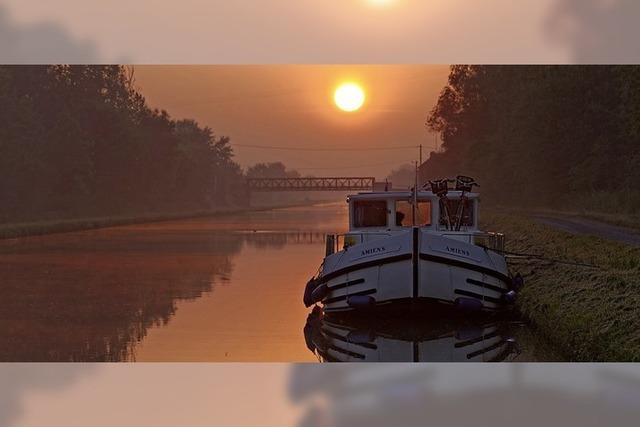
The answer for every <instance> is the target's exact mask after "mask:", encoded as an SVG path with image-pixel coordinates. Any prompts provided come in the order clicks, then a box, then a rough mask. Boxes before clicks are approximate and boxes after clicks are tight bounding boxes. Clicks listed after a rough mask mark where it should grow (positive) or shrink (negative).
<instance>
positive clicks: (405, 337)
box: [304, 307, 520, 362]
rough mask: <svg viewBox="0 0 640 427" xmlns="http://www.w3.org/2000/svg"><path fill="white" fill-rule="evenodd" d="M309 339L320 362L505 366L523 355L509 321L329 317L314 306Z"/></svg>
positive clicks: (308, 330) (307, 324) (306, 337)
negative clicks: (478, 363) (466, 363)
mask: <svg viewBox="0 0 640 427" xmlns="http://www.w3.org/2000/svg"><path fill="white" fill-rule="evenodd" d="M304 336H305V341H306V343H307V347H308V348H309V350H311V351H312V352H313V353H314V354H316V356H317V357H318V359H319V360H320V361H321V362H502V361H513V360H514V359H516V358H517V357H518V355H519V354H520V349H519V347H518V345H517V343H516V340H515V339H514V338H513V337H512V336H511V335H510V331H509V323H508V322H500V321H491V320H487V319H484V320H482V319H474V320H469V319H467V320H462V319H455V318H453V319H451V318H450V319H443V318H426V317H421V318H409V317H406V316H403V317H400V318H394V319H384V320H383V319H381V318H373V317H372V316H367V317H356V316H339V317H338V316H335V315H333V316H331V315H326V314H324V313H323V312H322V310H321V309H320V308H319V307H315V308H314V310H313V311H312V312H311V313H310V314H309V316H308V318H307V323H306V325H305V328H304Z"/></svg>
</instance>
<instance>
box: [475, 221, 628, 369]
mask: <svg viewBox="0 0 640 427" xmlns="http://www.w3.org/2000/svg"><path fill="white" fill-rule="evenodd" d="M482 222H483V227H484V228H485V229H490V230H496V231H501V232H504V233H505V234H506V235H507V248H506V249H507V250H508V251H514V252H523V253H534V254H539V255H544V256H545V257H552V258H559V259H563V260H567V261H576V262H581V263H588V264H594V265H597V266H599V267H600V268H588V267H577V266H569V265H563V264H557V263H552V262H545V261H534V260H515V261H514V262H513V263H512V270H514V271H520V272H521V273H522V274H523V275H524V276H525V281H526V286H525V289H524V290H523V291H522V293H521V295H520V298H519V301H518V305H519V308H520V310H521V311H522V313H523V314H524V315H525V316H526V317H527V318H529V319H530V320H531V321H532V322H533V323H534V325H535V326H536V328H538V330H539V331H540V332H541V333H542V334H543V335H544V336H546V337H547V338H548V339H549V340H550V341H552V342H553V343H554V344H555V345H556V346H557V347H558V349H559V350H560V351H561V352H562V353H564V354H565V355H566V356H567V357H568V358H569V359H571V360H576V361H640V249H638V248H633V247H630V246H627V245H624V244H621V243H617V242H612V241H607V240H602V239H599V238H596V237H591V236H576V235H572V234H569V233H565V232H563V231H558V230H555V229H553V228H550V227H548V226H545V225H541V224H538V223H535V222H534V221H532V220H530V219H528V218H526V217H523V216H519V215H515V214H506V213H488V214H487V213H485V216H484V218H483V221H482Z"/></svg>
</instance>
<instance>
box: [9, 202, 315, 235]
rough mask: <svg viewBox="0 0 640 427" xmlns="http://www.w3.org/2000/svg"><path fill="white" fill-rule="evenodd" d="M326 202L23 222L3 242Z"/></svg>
mask: <svg viewBox="0 0 640 427" xmlns="http://www.w3.org/2000/svg"><path fill="white" fill-rule="evenodd" d="M319 203H327V202H326V201H314V202H306V203H300V202H298V203H282V204H276V205H265V206H254V207H237V206H233V207H224V208H219V209H213V210H203V211H184V212H165V213H150V214H139V215H122V216H110V217H90V218H74V219H63V220H46V221H33V222H24V223H9V224H0V241H1V240H10V239H20V238H24V237H35V236H45V235H49V234H60V233H72V232H76V231H86V230H97V229H101V228H110V227H119V226H125V225H135V224H145V223H153V222H165V221H175V220H181V219H192V218H204V217H216V216H224V215H231V214H237V213H242V212H261V211H269V210H274V209H285V208H295V207H304V206H313V205H316V204H319Z"/></svg>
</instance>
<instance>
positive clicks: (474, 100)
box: [421, 65, 640, 212]
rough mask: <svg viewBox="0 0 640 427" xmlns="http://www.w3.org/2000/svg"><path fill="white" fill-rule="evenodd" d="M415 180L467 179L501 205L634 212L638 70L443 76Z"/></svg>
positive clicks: (639, 163)
mask: <svg viewBox="0 0 640 427" xmlns="http://www.w3.org/2000/svg"><path fill="white" fill-rule="evenodd" d="M427 126H428V127H429V128H430V129H432V130H434V131H437V132H440V133H441V137H442V139H443V144H442V148H443V150H442V151H440V152H437V153H431V156H430V158H429V160H428V161H427V162H425V163H424V164H423V165H422V167H421V179H422V180H426V179H428V178H432V177H440V176H452V175H455V174H457V173H464V174H468V175H472V176H474V177H476V178H477V179H478V181H479V182H480V183H481V185H482V188H481V190H482V192H483V195H484V196H485V197H486V198H488V199H489V200H491V201H493V202H495V203H500V204H505V205H536V206H545V207H554V208H580V209H588V210H596V211H607V212H609V211H618V212H634V211H636V210H637V209H638V208H639V207H640V190H638V187H637V183H638V182H640V181H639V179H640V150H638V142H639V139H640V67H638V66H466V65H457V66H452V67H451V73H450V75H449V83H448V85H447V86H446V87H445V88H444V89H443V90H442V92H441V94H440V98H439V100H438V102H437V104H436V106H435V107H434V108H433V110H432V111H431V114H430V115H429V117H428V119H427Z"/></svg>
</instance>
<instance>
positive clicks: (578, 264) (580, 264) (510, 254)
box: [482, 246, 602, 270]
mask: <svg viewBox="0 0 640 427" xmlns="http://www.w3.org/2000/svg"><path fill="white" fill-rule="evenodd" d="M482 247H483V248H484V249H488V250H491V251H494V252H499V253H501V254H503V255H506V256H507V257H521V258H535V259H539V260H541V261H549V262H554V263H557V264H565V265H573V266H576V267H589V268H597V269H600V270H601V269H602V267H601V266H599V265H594V264H586V263H583V262H576V261H565V260H562V259H558V258H549V257H545V256H542V255H538V254H528V253H523V252H510V251H504V250H500V249H491V248H488V247H486V246H482Z"/></svg>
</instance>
